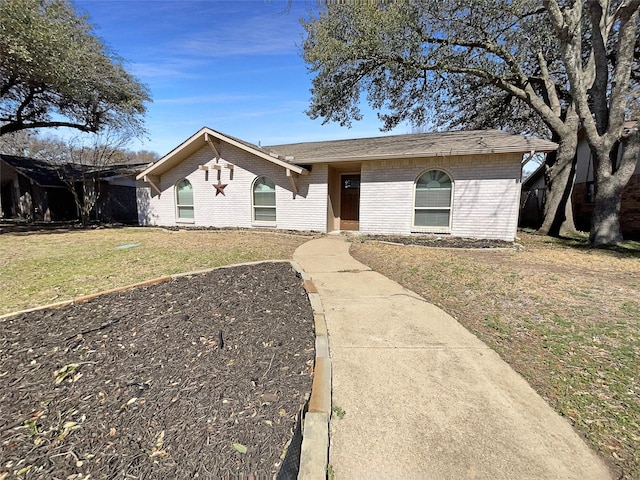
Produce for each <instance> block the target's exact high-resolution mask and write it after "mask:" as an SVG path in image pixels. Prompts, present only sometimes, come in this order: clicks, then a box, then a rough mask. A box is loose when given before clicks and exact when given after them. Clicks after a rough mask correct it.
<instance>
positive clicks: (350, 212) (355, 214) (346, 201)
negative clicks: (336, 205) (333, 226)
mask: <svg viewBox="0 0 640 480" xmlns="http://www.w3.org/2000/svg"><path fill="white" fill-rule="evenodd" d="M359 228H360V174H342V175H341V176H340V230H359Z"/></svg>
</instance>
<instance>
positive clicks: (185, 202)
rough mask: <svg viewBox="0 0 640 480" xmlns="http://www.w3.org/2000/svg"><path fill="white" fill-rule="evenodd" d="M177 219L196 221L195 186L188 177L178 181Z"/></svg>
mask: <svg viewBox="0 0 640 480" xmlns="http://www.w3.org/2000/svg"><path fill="white" fill-rule="evenodd" d="M176 219H177V220H178V221H182V222H193V221H194V209H193V187H192V186H191V182H189V180H187V179H186V178H183V179H182V180H180V181H179V182H178V183H176Z"/></svg>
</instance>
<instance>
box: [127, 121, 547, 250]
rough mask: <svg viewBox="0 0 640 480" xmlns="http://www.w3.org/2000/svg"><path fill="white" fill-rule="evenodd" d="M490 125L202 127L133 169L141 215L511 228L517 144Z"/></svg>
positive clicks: (343, 225)
mask: <svg viewBox="0 0 640 480" xmlns="http://www.w3.org/2000/svg"><path fill="white" fill-rule="evenodd" d="M556 148H557V145H556V144H555V143H552V142H548V141H544V140H536V139H530V138H526V137H523V136H519V135H511V134H508V133H505V132H500V131H496V130H487V131H471V132H446V133H430V134H412V135H399V136H387V137H378V138H364V139H357V140H337V141H329V142H311V143H297V144H290V145H277V146H272V147H259V146H256V145H252V144H250V143H247V142H244V141H242V140H239V139H237V138H233V137H230V136H228V135H225V134H222V133H220V132H216V131H214V130H211V129H209V128H206V127H205V128H202V129H201V130H200V131H198V132H197V133H196V134H194V135H193V136H192V137H190V138H189V139H187V140H186V141H185V142H184V143H182V144H181V145H180V146H178V147H177V148H175V149H174V150H173V151H171V152H170V153H169V154H167V155H166V156H165V157H163V158H161V159H160V160H159V161H158V162H156V163H154V164H153V165H152V166H150V167H149V168H147V169H146V170H145V171H143V172H142V173H141V174H140V175H138V177H137V178H138V180H143V181H144V182H146V187H145V188H140V189H138V208H139V219H140V223H141V224H144V225H162V226H175V225H181V226H213V227H269V228H278V229H287V230H311V231H319V232H331V231H335V230H358V231H360V232H362V233H365V234H387V235H409V234H411V233H437V234H450V235H454V236H463V237H476V238H494V239H502V240H513V239H514V237H515V234H516V228H517V222H518V204H519V199H520V175H521V161H522V157H523V154H525V153H526V154H531V153H532V152H549V151H552V150H555V149H556Z"/></svg>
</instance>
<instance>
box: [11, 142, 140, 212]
mask: <svg viewBox="0 0 640 480" xmlns="http://www.w3.org/2000/svg"><path fill="white" fill-rule="evenodd" d="M147 166H148V164H144V165H141V164H122V165H108V166H105V167H100V168H99V169H96V168H94V167H90V166H86V165H78V164H71V163H67V164H64V165H56V164H52V163H49V162H47V161H44V160H38V159H34V158H26V157H18V156H14V155H4V154H0V217H2V218H13V219H24V220H29V221H44V222H50V221H68V220H78V219H79V215H78V210H77V207H76V204H75V200H74V197H73V194H72V193H71V189H70V185H69V182H70V181H74V183H75V188H76V189H77V191H78V192H82V188H83V186H82V179H83V178H84V177H85V176H92V177H93V176H96V177H97V178H98V179H99V180H98V184H97V185H98V188H99V190H100V195H99V197H98V201H97V202H96V205H94V209H93V212H92V215H91V218H96V219H98V220H100V221H103V222H119V223H138V211H137V202H136V199H137V195H136V186H137V185H136V180H135V176H136V175H137V174H138V173H139V172H140V171H142V170H143V169H144V168H145V167H147ZM63 178H64V180H63ZM65 180H66V181H65Z"/></svg>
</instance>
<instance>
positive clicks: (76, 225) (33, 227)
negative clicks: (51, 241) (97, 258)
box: [0, 219, 135, 235]
mask: <svg viewBox="0 0 640 480" xmlns="http://www.w3.org/2000/svg"><path fill="white" fill-rule="evenodd" d="M131 226H135V225H125V224H120V223H98V222H94V223H90V224H89V225H87V226H86V227H85V226H83V225H82V223H80V222H79V221H66V222H25V221H21V220H11V219H10V220H2V221H0V235H5V234H14V235H43V234H51V233H68V232H86V231H90V230H95V229H98V228H100V229H102V228H126V227H131Z"/></svg>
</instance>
